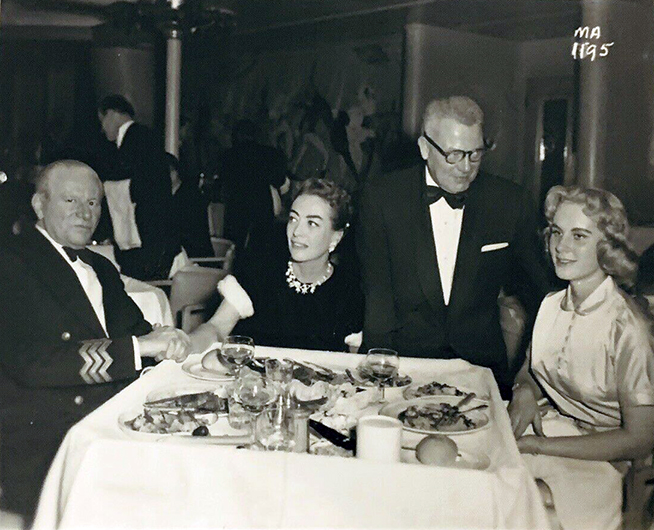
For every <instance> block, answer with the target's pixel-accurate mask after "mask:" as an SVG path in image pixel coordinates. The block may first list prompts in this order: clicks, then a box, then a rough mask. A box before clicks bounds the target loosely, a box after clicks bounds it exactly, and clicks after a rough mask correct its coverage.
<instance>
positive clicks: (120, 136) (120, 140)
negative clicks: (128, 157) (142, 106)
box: [116, 120, 134, 149]
mask: <svg viewBox="0 0 654 530" xmlns="http://www.w3.org/2000/svg"><path fill="white" fill-rule="evenodd" d="M132 123H134V120H129V121H126V122H125V123H123V124H122V125H121V126H120V127H118V135H117V136H116V145H117V146H118V149H120V146H121V145H123V139H124V138H125V133H126V132H127V129H129V126H130V125H132Z"/></svg>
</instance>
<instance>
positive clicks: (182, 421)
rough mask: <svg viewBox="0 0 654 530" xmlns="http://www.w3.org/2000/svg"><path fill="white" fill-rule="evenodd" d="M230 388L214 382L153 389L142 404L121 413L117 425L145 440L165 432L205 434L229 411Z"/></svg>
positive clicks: (157, 436)
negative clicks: (228, 393) (217, 386)
mask: <svg viewBox="0 0 654 530" xmlns="http://www.w3.org/2000/svg"><path fill="white" fill-rule="evenodd" d="M227 407H228V405H227V390H226V389H225V388H224V387H219V388H216V386H215V385H212V386H209V385H192V386H180V385H175V386H169V387H163V388H159V389H157V390H153V391H152V392H150V393H149V394H148V395H147V397H146V399H145V402H144V403H143V405H142V406H141V407H139V408H135V409H132V410H129V411H126V412H124V413H122V414H121V415H120V416H119V417H118V425H119V427H120V428H121V430H122V431H124V432H126V433H127V434H130V435H133V436H136V437H140V438H143V439H156V438H159V437H161V436H162V435H186V436H189V435H193V434H195V435H196V436H206V435H207V434H209V426H211V425H213V424H214V423H216V421H217V420H218V418H219V417H220V416H224V415H226V414H227V411H228V408H227Z"/></svg>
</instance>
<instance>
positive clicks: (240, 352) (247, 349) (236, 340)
mask: <svg viewBox="0 0 654 530" xmlns="http://www.w3.org/2000/svg"><path fill="white" fill-rule="evenodd" d="M220 358H221V360H222V361H223V364H225V365H226V366H228V367H229V369H230V371H231V372H232V373H236V374H238V372H239V370H240V369H241V367H242V366H243V365H245V364H246V363H247V362H249V361H251V360H252V359H253V358H254V340H253V339H252V338H251V337H245V336H243V335H230V336H229V337H226V338H225V340H223V344H222V346H221V348H220Z"/></svg>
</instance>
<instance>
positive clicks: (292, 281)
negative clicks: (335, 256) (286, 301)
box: [286, 261, 334, 294]
mask: <svg viewBox="0 0 654 530" xmlns="http://www.w3.org/2000/svg"><path fill="white" fill-rule="evenodd" d="M332 272H334V267H333V266H332V264H331V263H329V262H327V272H325V275H324V276H323V277H322V278H320V279H319V280H318V281H316V282H312V283H304V282H301V281H300V280H298V279H297V276H295V272H293V262H292V261H289V262H288V269H286V283H287V284H288V286H289V287H291V288H292V289H295V292H296V293H298V294H309V293H311V294H313V293H314V292H315V290H316V287H318V286H320V285H322V284H323V283H325V282H326V281H327V280H328V279H329V277H330V276H331V275H332Z"/></svg>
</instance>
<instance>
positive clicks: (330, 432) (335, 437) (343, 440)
mask: <svg viewBox="0 0 654 530" xmlns="http://www.w3.org/2000/svg"><path fill="white" fill-rule="evenodd" d="M309 428H310V429H311V430H312V431H314V432H315V433H316V434H318V435H319V436H322V437H323V438H324V439H325V440H328V441H330V442H331V443H333V444H334V445H335V446H337V447H341V448H343V449H346V450H347V451H352V452H353V453H355V454H356V445H357V444H356V438H354V437H351V438H349V437H347V436H345V435H344V434H342V433H340V432H338V431H337V430H336V429H332V428H331V427H328V426H327V425H325V424H324V423H320V422H319V421H316V420H312V419H309Z"/></svg>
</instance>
